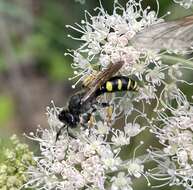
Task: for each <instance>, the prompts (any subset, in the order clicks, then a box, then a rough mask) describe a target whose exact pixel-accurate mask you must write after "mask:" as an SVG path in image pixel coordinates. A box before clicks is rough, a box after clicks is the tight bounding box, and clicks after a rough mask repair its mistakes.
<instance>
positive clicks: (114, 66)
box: [81, 61, 124, 103]
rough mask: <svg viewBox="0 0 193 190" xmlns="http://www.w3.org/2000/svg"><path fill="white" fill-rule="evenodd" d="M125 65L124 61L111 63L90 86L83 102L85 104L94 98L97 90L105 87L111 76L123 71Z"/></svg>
mask: <svg viewBox="0 0 193 190" xmlns="http://www.w3.org/2000/svg"><path fill="white" fill-rule="evenodd" d="M123 64H124V62H123V61H120V62H117V63H111V64H109V65H108V67H107V68H106V69H105V70H103V71H101V72H99V74H98V75H97V76H96V79H95V80H93V81H92V82H91V83H90V84H89V87H90V89H89V90H88V91H87V92H86V93H85V95H84V96H83V98H82V100H81V102H82V103H84V102H86V101H87V100H89V99H90V98H92V97H93V96H94V95H95V92H96V90H97V89H98V88H99V87H100V86H101V85H103V84H104V83H105V82H106V81H107V80H108V79H109V78H111V76H113V75H114V74H115V73H117V72H118V71H119V70H120V69H121V67H122V66H123Z"/></svg>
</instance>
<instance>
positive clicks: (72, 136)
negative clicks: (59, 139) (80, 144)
mask: <svg viewBox="0 0 193 190" xmlns="http://www.w3.org/2000/svg"><path fill="white" fill-rule="evenodd" d="M66 130H67V133H68V136H69V137H71V138H73V139H77V137H76V136H74V135H73V134H72V133H71V132H70V131H69V127H67V129H66Z"/></svg>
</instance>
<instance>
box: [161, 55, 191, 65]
mask: <svg viewBox="0 0 193 190" xmlns="http://www.w3.org/2000/svg"><path fill="white" fill-rule="evenodd" d="M162 59H163V61H165V62H167V63H168V64H171V65H173V64H176V63H182V64H184V65H188V66H190V67H193V62H192V61H190V60H188V59H185V58H183V57H176V56H172V55H162Z"/></svg>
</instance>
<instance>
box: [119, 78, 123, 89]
mask: <svg viewBox="0 0 193 190" xmlns="http://www.w3.org/2000/svg"><path fill="white" fill-rule="evenodd" d="M122 86H123V84H122V81H121V79H118V90H122Z"/></svg>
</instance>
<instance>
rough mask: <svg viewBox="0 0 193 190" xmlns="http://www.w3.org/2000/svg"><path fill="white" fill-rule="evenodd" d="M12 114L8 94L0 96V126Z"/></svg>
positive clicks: (11, 103)
mask: <svg viewBox="0 0 193 190" xmlns="http://www.w3.org/2000/svg"><path fill="white" fill-rule="evenodd" d="M12 115H13V101H12V99H11V98H10V97H9V96H0V127H3V126H4V124H5V123H6V122H8V121H9V119H10V118H11V117H12Z"/></svg>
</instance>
